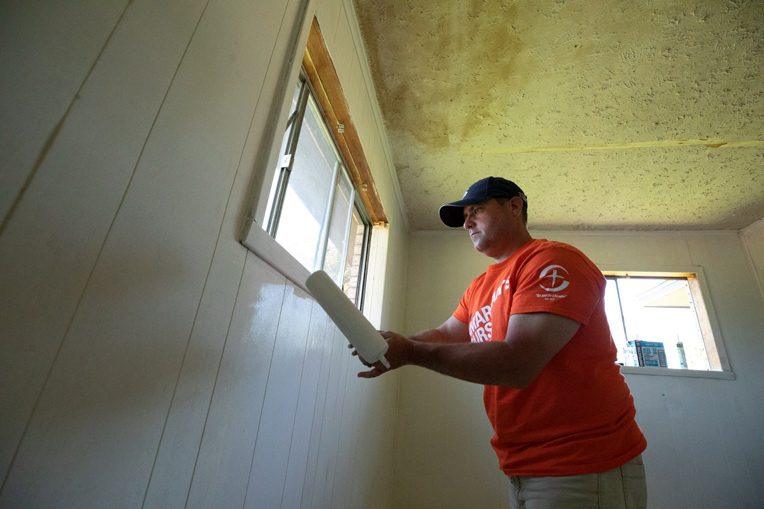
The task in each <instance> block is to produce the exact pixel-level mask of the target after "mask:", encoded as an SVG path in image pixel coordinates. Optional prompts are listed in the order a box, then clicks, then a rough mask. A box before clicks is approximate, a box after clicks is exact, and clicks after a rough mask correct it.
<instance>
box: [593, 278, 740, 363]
mask: <svg viewBox="0 0 764 509" xmlns="http://www.w3.org/2000/svg"><path fill="white" fill-rule="evenodd" d="M605 277H606V279H607V288H606V290H605V311H606V313H607V317H608V322H609V323H610V329H611V333H612V335H613V340H614V341H615V344H616V347H617V348H618V362H619V363H620V364H622V365H624V366H641V367H645V366H646V367H657V368H669V369H677V370H696V371H729V367H728V366H727V364H726V356H724V355H723V349H722V348H721V342H720V341H719V339H720V338H719V334H718V332H717V333H715V331H714V329H716V327H715V326H713V323H712V321H711V316H712V313H709V308H708V307H707V304H706V303H705V301H704V299H703V292H702V291H701V279H700V277H699V272H677V273H652V274H651V273H633V272H631V273H624V272H605Z"/></svg>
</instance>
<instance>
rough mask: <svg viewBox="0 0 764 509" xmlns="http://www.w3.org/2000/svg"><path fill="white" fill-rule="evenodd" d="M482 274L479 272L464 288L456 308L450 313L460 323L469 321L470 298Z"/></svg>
mask: <svg viewBox="0 0 764 509" xmlns="http://www.w3.org/2000/svg"><path fill="white" fill-rule="evenodd" d="M483 276H484V274H481V275H480V276H478V277H476V278H475V279H474V280H473V281H472V283H470V286H468V287H467V289H466V290H464V293H463V294H462V298H461V299H459V304H458V305H457V306H456V309H455V310H454V312H453V313H452V314H451V316H453V317H454V318H456V319H457V320H459V321H460V322H462V323H469V322H470V303H469V301H470V298H471V296H472V294H473V293H474V292H475V287H476V286H477V285H478V282H479V281H480V279H481V278H482V277H483Z"/></svg>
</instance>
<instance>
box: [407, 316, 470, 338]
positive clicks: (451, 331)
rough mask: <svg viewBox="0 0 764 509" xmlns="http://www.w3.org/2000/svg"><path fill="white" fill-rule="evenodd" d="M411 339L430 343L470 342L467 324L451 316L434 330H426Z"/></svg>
mask: <svg viewBox="0 0 764 509" xmlns="http://www.w3.org/2000/svg"><path fill="white" fill-rule="evenodd" d="M409 339H412V340H414V341H426V342H430V343H464V342H467V341H469V340H470V334H469V329H468V327H467V324H466V323H463V322H460V321H459V320H457V319H456V318H454V317H453V316H451V317H449V318H448V320H446V321H445V322H443V323H442V324H440V325H439V326H437V327H435V328H434V329H427V330H424V331H422V332H419V333H417V334H414V335H413V336H411V337H409Z"/></svg>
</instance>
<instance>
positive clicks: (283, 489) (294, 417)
mask: <svg viewBox="0 0 764 509" xmlns="http://www.w3.org/2000/svg"><path fill="white" fill-rule="evenodd" d="M314 309H315V306H314V305H313V303H311V306H310V316H309V318H308V330H307V333H306V338H305V349H304V350H303V352H302V369H301V370H300V378H299V380H298V382H297V385H298V387H299V388H300V390H299V391H298V392H297V404H296V405H295V407H294V415H292V433H291V435H290V437H289V447H288V450H287V469H286V472H285V474H284V475H285V477H284V484H283V485H282V487H281V502H280V503H279V507H283V505H284V495H285V494H286V480H287V479H288V478H289V458H290V457H291V456H292V445H293V443H294V430H295V428H296V427H297V414H298V412H299V410H300V402H301V401H302V395H303V389H304V387H303V384H302V378H303V376H305V366H306V364H307V362H308V352H309V351H310V336H311V332H312V331H313V329H312V327H313V323H314V321H313V318H314V316H313V311H314ZM317 394H318V389H316V393H315V395H314V396H313V397H314V398H317V397H318V396H317ZM314 413H315V412H314ZM312 426H313V424H312V421H311V428H312ZM308 444H310V439H308ZM308 450H310V447H308ZM306 454H307V451H306ZM307 464H308V458H307V456H306V457H305V465H306V467H307ZM247 495H248V494H246V495H245V496H244V502H245V506H246V497H247Z"/></svg>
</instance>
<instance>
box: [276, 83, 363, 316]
mask: <svg viewBox="0 0 764 509" xmlns="http://www.w3.org/2000/svg"><path fill="white" fill-rule="evenodd" d="M281 149H282V150H281V154H280V161H279V168H278V170H277V178H275V179H274V181H273V184H272V187H271V197H270V199H269V201H268V206H267V207H266V217H268V223H267V230H268V233H269V234H270V235H271V236H272V237H274V238H275V239H276V241H277V242H278V243H279V244H281V245H282V246H283V247H284V248H285V249H286V250H287V251H288V252H289V253H290V254H291V255H292V256H294V257H295V258H296V259H297V261H299V262H300V263H301V264H302V265H303V266H304V267H305V268H306V269H308V270H309V271H314V270H318V269H323V270H325V271H326V272H327V273H328V274H329V276H331V277H332V279H334V280H335V281H336V282H337V284H338V285H339V286H341V287H342V289H343V291H345V292H346V294H347V295H348V297H349V298H350V299H351V300H353V301H354V302H356V303H357V304H359V305H360V303H361V297H362V295H363V291H362V289H363V276H364V270H363V269H364V267H365V261H366V256H367V251H368V249H367V247H368V245H369V238H370V234H371V223H370V221H369V219H368V216H367V214H366V211H365V209H364V207H363V204H362V203H360V201H359V200H358V199H357V196H356V191H355V189H354V187H353V184H352V182H351V180H350V177H349V175H348V172H347V169H346V166H345V164H344V162H343V159H342V157H341V156H340V153H339V151H338V150H337V148H336V146H335V143H334V140H333V138H332V136H331V135H330V133H329V130H328V129H327V126H326V123H325V121H324V119H323V115H322V112H321V110H320V108H319V106H318V104H317V103H316V100H315V98H314V96H313V94H312V93H311V91H310V86H309V85H308V82H307V79H306V78H305V77H304V76H301V77H300V79H299V81H298V83H297V85H296V87H295V90H294V94H293V95H292V104H291V111H290V115H289V122H288V124H287V130H286V133H285V134H284V138H283V141H282V143H281Z"/></svg>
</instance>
